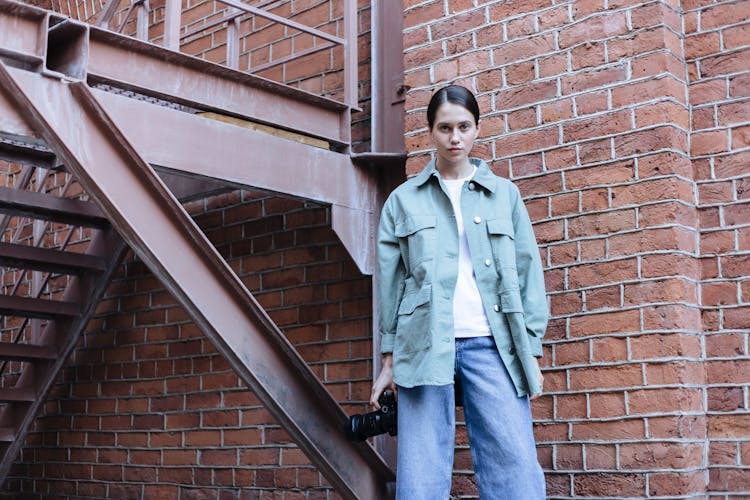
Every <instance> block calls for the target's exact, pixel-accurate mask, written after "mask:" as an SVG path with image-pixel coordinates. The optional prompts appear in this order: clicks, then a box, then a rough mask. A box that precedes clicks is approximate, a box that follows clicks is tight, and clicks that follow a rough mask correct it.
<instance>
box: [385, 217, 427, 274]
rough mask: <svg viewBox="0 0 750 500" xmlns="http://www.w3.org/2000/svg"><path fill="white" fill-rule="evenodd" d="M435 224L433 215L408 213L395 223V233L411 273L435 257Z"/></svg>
mask: <svg viewBox="0 0 750 500" xmlns="http://www.w3.org/2000/svg"><path fill="white" fill-rule="evenodd" d="M436 226H437V216H435V215H410V216H408V217H406V218H405V219H404V220H402V221H401V222H399V223H397V224H396V227H395V234H396V236H397V237H398V238H399V242H400V246H401V252H402V254H404V260H405V261H406V262H407V263H408V264H409V268H410V272H411V273H414V272H415V270H416V269H417V268H419V266H420V264H422V263H424V262H425V261H429V260H432V259H433V258H434V257H435V246H436V240H437V235H436V231H437V230H436Z"/></svg>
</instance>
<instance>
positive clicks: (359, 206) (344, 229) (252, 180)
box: [0, 72, 401, 274]
mask: <svg viewBox="0 0 750 500" xmlns="http://www.w3.org/2000/svg"><path fill="white" fill-rule="evenodd" d="M18 78H19V79H20V80H23V81H24V85H25V87H26V88H27V89H28V91H29V94H30V95H31V96H32V97H33V99H34V100H38V99H44V98H45V96H48V95H51V94H54V93H55V87H56V86H55V84H53V83H51V80H49V79H44V78H39V77H38V76H36V75H34V74H30V73H25V72H19V73H18ZM92 92H93V93H94V94H95V96H96V98H97V99H98V100H99V101H100V102H101V103H102V105H103V106H104V107H105V108H106V109H107V112H108V113H109V114H110V115H111V116H112V118H113V119H114V120H115V121H116V122H117V123H118V125H119V126H120V127H121V128H122V130H123V132H124V133H125V134H126V135H127V137H128V138H129V140H130V141H131V142H132V143H133V145H134V146H135V147H136V149H138V151H139V152H140V153H141V154H142V155H143V156H144V158H145V159H146V160H147V161H148V162H149V163H150V164H152V165H154V166H157V167H162V168H164V169H168V170H169V171H170V172H173V173H174V174H175V175H174V176H172V177H171V178H169V175H170V174H169V172H166V173H164V174H160V175H166V177H165V180H167V179H169V180H168V184H169V187H170V188H175V189H178V190H177V191H175V192H174V193H175V195H176V196H177V197H178V198H180V199H182V198H184V196H185V195H187V194H189V192H190V191H191V190H192V192H193V193H196V192H199V191H200V189H201V187H200V185H201V182H204V183H210V184H206V185H205V186H204V188H205V192H206V193H210V192H212V191H213V192H219V191H221V189H222V183H223V185H224V187H227V186H234V187H237V188H243V187H255V188H259V189H263V190H266V191H271V192H277V193H284V194H289V195H292V196H296V197H299V198H304V199H309V200H314V201H318V202H321V203H330V204H331V205H332V207H333V208H332V211H333V212H334V213H333V225H334V230H335V231H336V232H337V233H339V232H340V234H339V237H340V238H341V241H342V243H343V244H344V245H345V246H346V248H347V250H349V253H350V254H351V255H352V258H353V259H354V261H355V262H356V263H357V266H358V267H359V269H360V271H361V272H362V273H364V274H372V273H373V271H374V248H373V247H372V245H369V244H365V243H366V242H367V241H370V240H371V239H372V238H374V234H375V233H374V226H375V224H374V223H372V220H373V217H376V216H377V212H378V200H377V192H378V189H377V173H375V174H374V173H373V172H374V171H376V170H381V169H382V168H381V167H379V166H378V165H380V164H382V163H387V162H389V161H394V159H395V161H400V160H399V158H401V157H400V156H398V155H397V157H392V155H380V156H384V158H385V159H380V160H373V159H372V158H371V156H372V155H366V158H365V157H363V156H362V155H355V156H353V157H350V156H348V155H345V154H341V153H336V152H333V151H328V150H324V149H319V148H312V147H310V146H306V145H304V144H301V143H297V142H294V141H291V140H287V139H283V138H281V137H276V136H273V135H269V134H266V133H263V132H259V131H255V130H250V129H246V128H242V127H238V126H234V125H231V124H228V123H224V122H220V121H217V120H210V119H207V118H204V117H201V116H198V115H192V114H189V113H184V112H181V111H177V110H174V109H171V108H166V107H162V106H158V105H155V104H152V103H149V102H146V101H137V100H134V99H129V98H126V97H123V96H119V95H116V94H112V93H108V92H105V91H102V90H96V89H94V90H92ZM6 111H8V113H7V116H11V115H12V114H16V115H17V113H16V112H15V110H14V109H12V108H11V107H9V106H8V105H6V104H4V103H3V102H1V101H0V132H3V131H5V132H6V133H12V134H18V133H22V132H23V131H24V130H28V126H27V125H26V124H19V123H17V121H15V120H12V121H8V122H5V121H4V116H6ZM165 144H171V145H172V146H173V147H170V148H166V147H164V145H165ZM376 156H377V155H376ZM378 158H379V157H378ZM352 160H354V162H355V163H353V162H352ZM178 176H179V177H182V178H183V180H178V179H176V177H178ZM186 176H187V177H190V176H193V177H194V178H195V179H196V180H195V181H194V182H195V183H196V184H195V185H194V186H192V187H190V186H189V185H188V184H187V183H188V181H187V180H184V179H185V177H186ZM212 180H213V181H212ZM2 194H3V190H2V189H0V210H2V199H3V196H2ZM10 194H11V195H13V196H25V195H18V194H15V193H10ZM30 203H31V202H30ZM31 205H32V206H34V205H36V206H43V204H42V203H40V202H38V201H36V200H34V201H33V203H31ZM337 207H341V208H337ZM341 214H344V215H341ZM339 217H346V220H345V221H339V220H337V219H338V218H339ZM350 225H352V226H353V227H357V228H358V231H359V230H361V231H364V232H358V233H352V232H351V231H350V228H349V226H350Z"/></svg>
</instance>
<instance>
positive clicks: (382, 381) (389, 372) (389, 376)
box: [370, 354, 398, 410]
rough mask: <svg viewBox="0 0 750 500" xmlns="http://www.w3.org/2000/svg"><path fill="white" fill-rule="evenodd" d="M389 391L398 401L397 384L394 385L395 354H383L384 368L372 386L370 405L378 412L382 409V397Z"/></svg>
mask: <svg viewBox="0 0 750 500" xmlns="http://www.w3.org/2000/svg"><path fill="white" fill-rule="evenodd" d="M387 389H390V390H392V391H393V395H394V396H395V397H396V399H398V392H397V391H396V384H394V383H393V354H383V366H382V368H381V370H380V375H378V378H376V379H375V382H373V384H372V392H371V393H370V404H371V405H372V406H373V407H375V409H376V410H379V409H380V403H378V399H379V398H380V395H381V394H383V391H385V390H387Z"/></svg>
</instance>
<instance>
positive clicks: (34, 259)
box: [0, 243, 105, 274]
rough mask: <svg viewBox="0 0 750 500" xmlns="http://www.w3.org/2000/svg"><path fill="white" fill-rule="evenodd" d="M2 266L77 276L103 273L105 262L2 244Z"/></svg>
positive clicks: (28, 246)
mask: <svg viewBox="0 0 750 500" xmlns="http://www.w3.org/2000/svg"><path fill="white" fill-rule="evenodd" d="M0 265H4V266H8V267H19V268H21V269H34V270H37V271H51V272H59V273H66V274H76V273H78V272H81V271H85V270H91V271H103V270H104V267H105V261H104V259H103V258H101V257H98V256H95V255H86V254H80V253H73V252H64V251H60V250H53V249H50V248H39V247H34V246H30V245H17V244H13V243H0Z"/></svg>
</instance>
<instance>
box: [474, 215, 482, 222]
mask: <svg viewBox="0 0 750 500" xmlns="http://www.w3.org/2000/svg"><path fill="white" fill-rule="evenodd" d="M480 222H482V218H481V217H479V216H478V215H477V216H476V217H474V224H479V223H480Z"/></svg>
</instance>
